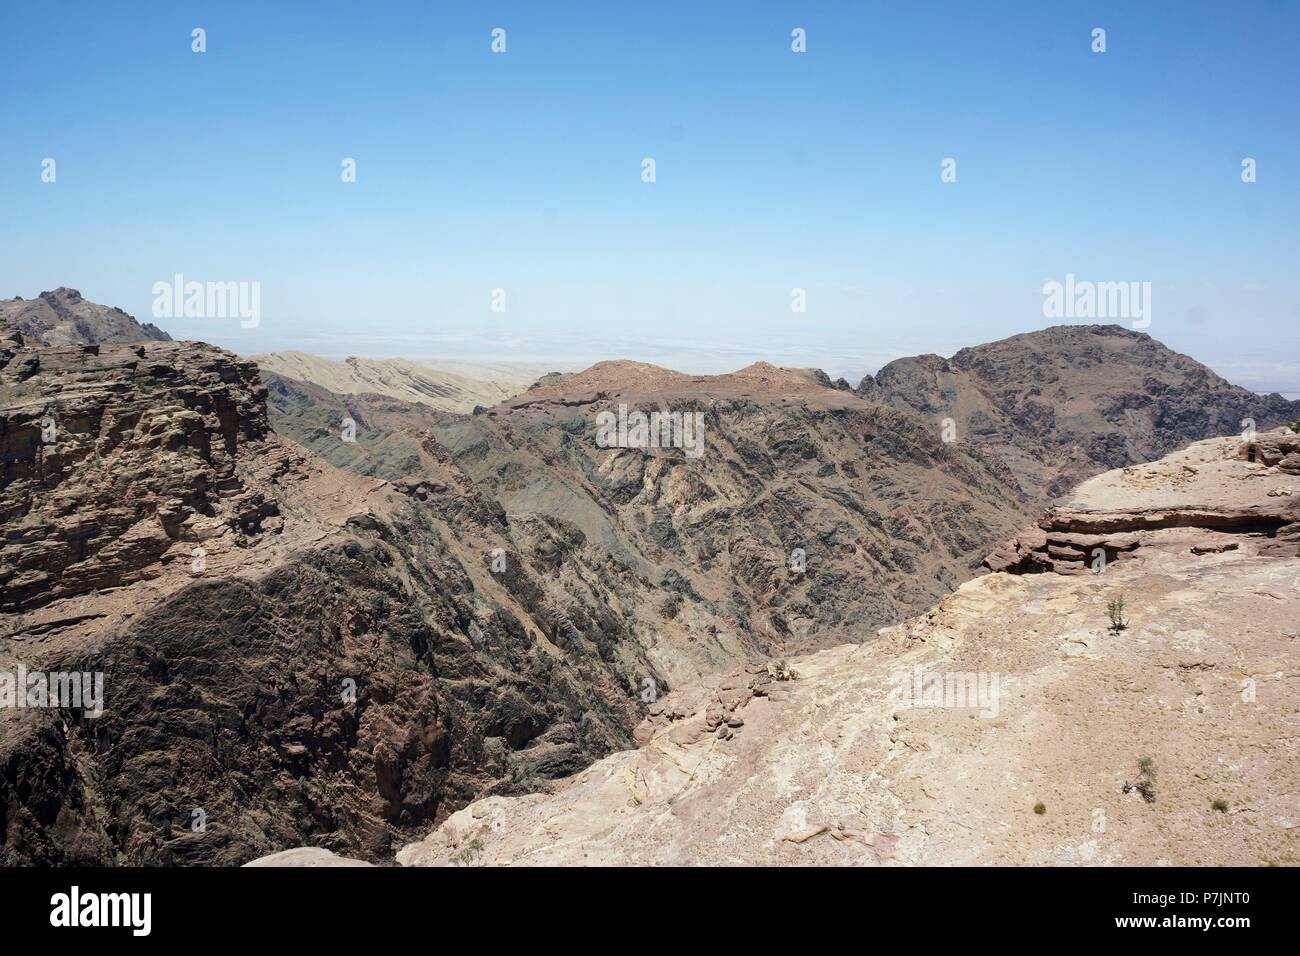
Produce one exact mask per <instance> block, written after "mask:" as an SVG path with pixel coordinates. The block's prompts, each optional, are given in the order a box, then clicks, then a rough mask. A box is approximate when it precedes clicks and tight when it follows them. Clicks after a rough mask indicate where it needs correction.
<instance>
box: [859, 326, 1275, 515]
mask: <svg viewBox="0 0 1300 956" xmlns="http://www.w3.org/2000/svg"><path fill="white" fill-rule="evenodd" d="M858 393H859V394H861V395H862V396H863V397H865V398H869V399H873V400H876V401H883V402H887V403H889V404H891V405H893V406H895V407H898V408H903V409H906V410H908V411H910V412H913V413H916V414H918V415H920V416H922V417H923V418H924V419H926V420H927V421H930V422H938V421H941V420H943V419H945V418H951V419H952V420H953V422H954V424H955V427H956V431H957V437H958V441H959V442H962V443H969V444H971V445H974V446H977V447H978V448H979V449H981V451H982V453H984V454H986V455H987V456H989V457H990V458H992V459H995V460H997V461H998V462H1000V463H1002V464H1003V465H1005V467H1006V469H1007V470H1008V472H1009V473H1010V474H1013V475H1014V476H1015V479H1016V481H1017V484H1018V486H1019V488H1020V489H1021V491H1022V492H1023V493H1024V494H1026V495H1029V496H1031V497H1034V498H1035V499H1044V498H1052V497H1057V496H1059V495H1062V494H1065V493H1066V492H1068V491H1069V489H1070V488H1072V487H1074V486H1075V485H1076V484H1078V483H1079V482H1080V481H1082V480H1083V479H1085V478H1087V477H1090V476H1091V475H1094V474H1097V473H1098V472H1100V471H1104V470H1107V469H1110V468H1122V467H1124V466H1125V465H1132V464H1136V463H1138V462H1145V461H1153V460H1155V459H1157V458H1160V457H1161V456H1163V455H1167V454H1169V453H1170V452H1172V451H1175V450H1177V449H1179V448H1182V447H1184V446H1185V445H1187V444H1189V443H1191V442H1194V441H1200V440H1201V439H1204V438H1211V437H1215V436H1218V435H1230V434H1233V433H1237V432H1241V431H1243V430H1244V429H1245V428H1246V427H1247V426H1246V425H1244V424H1243V421H1245V420H1247V419H1249V420H1250V421H1251V422H1253V423H1254V427H1255V428H1257V429H1259V430H1261V431H1262V430H1264V429H1268V428H1274V427H1276V426H1278V425H1283V424H1286V423H1288V422H1291V421H1294V420H1295V419H1296V418H1297V417H1300V402H1293V401H1287V400H1286V399H1284V398H1282V397H1281V396H1279V395H1267V396H1263V395H1256V394H1254V393H1253V392H1250V391H1247V390H1246V389H1244V388H1239V387H1238V386H1236V385H1232V384H1230V383H1228V382H1226V381H1224V380H1223V379H1222V378H1220V377H1219V376H1218V375H1215V374H1214V372H1212V371H1210V370H1209V369H1208V368H1206V367H1205V366H1204V365H1202V364H1201V363H1199V362H1197V361H1195V360H1194V359H1191V358H1188V357H1187V356H1186V355H1180V354H1178V353H1177V352H1173V351H1171V350H1170V349H1167V348H1165V347H1164V346H1163V345H1161V344H1160V343H1159V342H1157V341H1156V340H1155V339H1153V338H1151V337H1150V336H1149V335H1146V334H1145V333H1142V332H1134V331H1131V330H1128V329H1123V328H1120V327H1119V326H1115V325H1091V326H1087V325H1084V326H1058V327H1055V328H1050V329H1044V330H1042V331H1039V332H1029V333H1026V334H1024V335H1016V336H1012V337H1011V338H1008V339H1003V340H1002V341H999V342H992V343H989V344H987V345H978V346H975V347H973V348H967V349H962V350H961V351H960V352H958V353H957V354H956V355H954V356H953V357H952V358H950V359H944V358H941V357H939V356H937V355H922V356H918V357H916V358H905V359H899V360H898V361H896V362H891V363H890V364H888V365H886V366H885V367H884V368H882V369H881V370H880V371H879V373H877V374H876V376H875V377H874V378H873V377H871V376H868V377H867V378H865V379H863V381H862V383H861V385H860V386H859V387H858Z"/></svg>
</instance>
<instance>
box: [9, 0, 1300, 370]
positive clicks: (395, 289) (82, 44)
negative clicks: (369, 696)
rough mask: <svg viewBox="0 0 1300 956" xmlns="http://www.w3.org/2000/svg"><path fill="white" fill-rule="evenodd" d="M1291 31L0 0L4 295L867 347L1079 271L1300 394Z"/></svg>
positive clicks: (435, 345) (364, 347)
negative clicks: (50, 168) (219, 286)
mask: <svg viewBox="0 0 1300 956" xmlns="http://www.w3.org/2000/svg"><path fill="white" fill-rule="evenodd" d="M195 28H202V29H203V30H204V31H205V38H206V51H205V52H202V53H196V52H194V51H193V49H192V47H193V44H194V40H193V34H192V31H193V30H194V29H195ZM1095 28H1102V29H1104V30H1105V42H1106V49H1105V52H1094V51H1093V49H1092V48H1093V46H1094V39H1093V31H1094V29H1095ZM496 29H501V30H504V31H505V33H504V39H505V51H504V52H499V53H498V52H494V51H493V49H492V44H493V36H492V34H493V31H494V30H496ZM795 29H800V30H803V31H804V36H805V38H806V41H805V45H806V52H795V51H794V50H793V49H792V44H793V43H794V40H792V31H794V30H795ZM1298 41H1300V3H1298V2H1296V0H1237V2H1232V3H1227V2H1220V3H1201V2H1169V3H1162V2H1143V3H1131V2H1117V3H1098V2H1091V3H1071V2H1052V3H1042V2H1024V3H1020V2H1000V0H987V2H981V3H970V2H960V3H959V2H950V3H940V2H921V0H918V2H911V3H852V2H847V0H841V2H825V3H812V2H805V3H795V2H787V3H773V2H747V3H739V2H722V0H712V2H710V0H695V2H691V3H676V2H667V0H657V2H654V3H648V4H634V3H600V4H598V3H594V2H591V3H577V2H564V0H554V2H547V3H535V2H534V3H492V2H473V3H471V2H461V3H457V2H419V3H415V2H391V3H386V2H382V0H377V2H372V3H359V2H357V3H340V2H313V3H309V4H308V3H291V2H276V3H264V2H259V3H239V2H222V3H188V2H169V3H160V2H155V3H132V2H115V3H103V2H71V0H69V2H46V3H17V2H10V0H2V2H0V82H2V83H3V93H2V95H0V131H2V132H0V297H10V296H15V295H19V296H23V297H25V298H31V297H34V296H36V295H38V294H39V293H40V292H41V291H44V290H46V289H53V288H55V287H58V286H68V287H72V288H77V289H79V290H80V291H81V292H82V294H83V295H84V296H85V297H86V298H88V299H91V300H92V301H96V302H102V303H104V304H107V305H115V306H120V307H121V308H123V309H125V310H126V311H127V312H129V313H131V314H132V315H135V316H136V317H137V318H139V319H140V320H141V321H155V322H156V323H157V324H158V325H159V326H160V327H162V328H164V329H165V330H167V331H169V332H171V333H172V334H173V336H175V337H178V338H197V339H202V340H205V341H209V342H213V343H215V344H217V345H221V346H224V347H227V348H230V349H233V350H234V351H237V352H239V353H241V354H244V355H251V354H256V353H259V352H266V351H272V350H277V349H285V348H297V349H302V350H304V351H309V352H314V353H317V354H321V355H326V356H330V357H342V356H345V355H365V356H372V357H386V356H401V357H407V358H479V359H493V360H520V361H554V362H556V363H557V364H558V363H561V362H569V363H572V364H576V365H585V364H588V363H590V362H593V361H597V360H600V359H608V358H631V359H639V360H643V361H653V362H656V363H657V364H663V365H669V366H671V367H675V368H679V369H682V370H684V371H690V372H713V371H724V370H729V369H734V368H738V367H740V366H743V365H745V364H748V363H749V362H750V361H753V360H755V359H758V358H763V359H767V360H769V361H772V362H775V363H777V364H783V365H815V366H818V367H821V368H824V369H826V370H827V371H828V372H830V373H831V374H832V375H839V374H846V375H848V376H850V377H851V380H853V381H856V378H853V376H855V375H860V374H862V373H863V372H866V371H870V370H874V369H875V368H877V367H879V366H880V365H881V364H884V363H885V362H887V361H889V360H890V359H892V358H895V357H898V356H901V355H910V354H918V353H924V352H936V353H939V354H942V355H951V354H952V353H953V352H954V351H956V350H957V349H959V348H962V347H964V346H968V345H974V344H978V343H980V342H986V341H991V340H994V339H998V338H1002V337H1004V336H1007V335H1012V334H1015V333H1018V332H1024V331H1029V330H1032V329H1037V328H1042V327H1045V326H1048V325H1053V324H1059V323H1060V322H1062V321H1090V320H1088V319H1084V318H1075V319H1070V318H1065V319H1055V318H1050V317H1048V316H1047V315H1045V313H1044V299H1045V296H1044V293H1043V286H1044V283H1045V282H1049V281H1058V282H1062V283H1063V282H1065V281H1066V276H1067V275H1073V276H1075V277H1076V280H1080V281H1091V282H1138V283H1142V282H1149V283H1151V285H1150V287H1149V288H1150V300H1149V301H1150V309H1149V320H1150V324H1149V326H1146V327H1144V328H1143V331H1146V332H1148V333H1149V334H1151V335H1152V336H1154V337H1155V338H1157V339H1159V340H1160V341H1162V342H1164V343H1165V344H1167V345H1169V346H1170V347H1172V348H1175V349H1177V350H1178V351H1181V352H1185V353H1187V354H1190V355H1192V356H1193V357H1195V358H1197V359H1199V360H1200V361H1203V362H1205V363H1206V364H1208V365H1210V366H1211V367H1212V368H1214V369H1215V370H1216V371H1218V372H1220V373H1221V374H1223V375H1225V376H1226V377H1228V378H1229V379H1231V380H1232V381H1235V382H1238V383H1240V384H1243V385H1246V386H1248V387H1251V388H1255V389H1257V390H1268V391H1272V390H1277V391H1281V392H1283V393H1286V394H1291V395H1300V268H1297V266H1298V265H1300V228H1298V227H1297V223H1300V69H1298V68H1297V63H1298V62H1300V59H1298V57H1297V52H1296V50H1297V42H1298ZM47 159H53V160H54V161H55V165H54V181H52V182H49V181H44V180H45V178H47V167H46V165H45V161H46V160H47ZM346 159H352V160H354V161H355V164H356V165H355V170H356V177H355V180H356V181H355V182H344V181H343V180H344V175H343V164H344V160H346ZM645 159H653V160H654V181H653V182H646V181H644V172H643V169H644V167H643V161H644V160H645ZM947 159H952V160H955V167H953V168H954V169H955V181H944V176H943V175H942V174H943V171H944V166H943V164H944V161H945V160H947ZM1246 159H1251V160H1253V161H1254V167H1255V181H1254V182H1243V179H1242V176H1243V166H1242V163H1243V160H1246ZM949 178H951V177H949ZM177 274H180V275H182V276H184V280H185V281H197V282H243V283H249V284H250V285H249V286H248V287H247V288H252V286H251V284H252V283H257V289H258V291H259V296H260V300H259V303H260V310H259V314H258V318H257V322H256V325H255V326H254V327H247V328H246V327H244V326H245V325H246V324H249V323H241V322H240V321H239V320H238V319H237V318H232V317H223V316H213V315H208V316H205V317H191V318H185V317H166V316H164V317H160V318H155V317H154V311H153V310H154V307H155V304H156V303H155V299H156V296H155V284H157V283H159V282H164V283H171V282H172V281H173V277H174V276H175V275H177ZM796 289H798V290H803V291H802V298H803V303H804V304H805V307H806V309H805V311H796V310H795V308H793V306H794V305H795V304H796V296H797V293H795V292H794V290H796ZM494 290H502V292H496V291H494ZM502 306H504V311H500V309H501V308H502ZM1098 320H1100V321H1111V320H1112V319H1109V318H1106V317H1102V318H1101V319H1098ZM1119 321H1120V324H1131V322H1130V319H1129V318H1127V317H1121V318H1120V319H1119Z"/></svg>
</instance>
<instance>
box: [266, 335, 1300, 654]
mask: <svg viewBox="0 0 1300 956" xmlns="http://www.w3.org/2000/svg"><path fill="white" fill-rule="evenodd" d="M268 381H271V380H269V379H268ZM620 404H625V405H627V406H628V408H629V409H631V410H636V409H642V410H645V411H650V410H655V409H658V410H665V411H666V410H670V409H675V410H678V411H688V412H690V411H702V412H703V413H704V414H705V416H706V417H705V425H706V428H705V430H706V435H707V439H706V444H707V452H706V454H704V455H703V456H701V457H700V458H699V459H697V460H689V459H687V458H686V457H685V456H684V455H683V454H682V453H681V452H680V451H678V450H673V449H649V450H646V449H617V448H615V449H607V448H600V447H598V446H597V444H596V442H595V431H596V425H595V422H596V417H597V416H598V415H600V414H601V413H602V412H609V411H616V409H617V407H618V405H620ZM271 407H272V417H273V421H274V422H275V424H276V427H277V428H278V429H280V430H281V431H282V432H283V433H285V434H287V435H290V436H292V437H293V438H294V439H295V440H298V441H301V442H302V443H303V444H305V445H307V446H308V447H310V448H311V449H312V450H314V451H316V452H317V453H319V454H322V455H326V456H328V457H329V458H330V460H332V461H335V462H336V463H339V464H341V465H344V466H347V463H346V462H345V461H344V460H343V459H344V457H345V455H344V453H343V452H342V451H341V450H340V449H339V446H338V442H337V441H335V440H334V434H333V431H334V429H336V428H337V423H338V421H339V420H340V419H341V416H342V415H344V414H347V415H350V416H351V417H352V418H354V419H355V420H356V421H357V422H358V427H359V431H358V435H359V436H362V437H359V438H358V444H360V445H363V446H364V447H365V448H366V451H367V455H366V456H365V457H364V458H361V459H354V460H357V461H359V463H360V467H361V469H362V470H365V471H368V472H369V473H374V474H379V475H392V474H400V473H409V472H410V470H411V469H416V468H418V467H419V462H418V454H417V453H416V452H415V450H414V449H413V448H412V442H411V441H410V440H409V438H408V437H404V436H409V435H410V434H414V433H417V432H419V431H421V430H429V431H431V432H432V433H433V434H434V435H436V437H437V439H438V441H439V443H440V444H441V445H443V446H445V447H446V448H447V449H448V450H449V452H450V453H451V454H452V456H453V457H454V459H455V460H456V462H457V464H458V465H460V467H462V468H463V469H464V470H465V472H466V473H467V474H469V475H470V476H471V477H472V478H473V480H474V481H475V483H476V484H477V485H478V486H479V487H481V488H482V489H483V490H484V492H485V493H487V494H489V495H491V496H492V497H494V498H496V499H497V500H499V501H501V502H502V504H503V505H504V506H505V507H506V508H507V510H508V511H510V512H511V513H515V514H543V515H548V516H552V517H557V518H561V519H563V520H565V521H570V522H572V523H573V524H574V525H576V526H577V527H578V528H580V529H581V530H582V532H583V533H584V534H585V535H586V536H587V537H588V538H589V539H590V540H592V541H594V542H596V543H597V544H599V546H600V547H602V548H604V549H605V550H607V551H609V552H610V553H612V554H614V555H616V556H617V557H618V558H619V559H620V560H622V561H625V562H627V563H628V564H629V565H630V566H632V567H634V568H636V569H637V571H638V573H640V574H643V575H645V576H646V577H647V578H648V579H649V580H651V581H654V582H656V583H661V584H662V585H663V586H664V587H665V588H668V589H671V590H674V591H677V592H678V593H680V594H682V595H684V596H685V595H693V596H698V597H700V598H701V599H703V601H704V602H705V603H706V605H707V606H708V607H709V608H710V609H711V611H712V612H713V613H714V614H715V615H718V616H721V617H723V618H724V619H725V621H726V623H725V624H724V631H726V632H733V633H734V632H742V633H745V634H748V635H750V642H751V643H752V644H753V648H752V653H750V656H751V658H753V657H757V656H761V655H764V654H768V653H773V652H775V653H793V652H796V651H798V650H801V649H808V648H810V647H814V646H829V645H832V644H834V643H838V642H841V641H846V640H860V639H861V636H862V635H863V634H867V633H870V632H871V631H872V630H873V629H874V628H875V627H878V626H880V625H882V624H885V623H889V622H892V621H896V620H898V619H899V618H900V617H902V616H905V615H906V614H909V613H915V612H916V611H918V610H920V609H922V608H925V607H927V606H929V605H930V604H932V603H933V602H934V601H935V600H937V599H938V598H939V597H941V596H942V595H943V594H945V593H947V592H948V591H949V590H951V588H952V587H954V586H956V585H957V584H958V583H960V582H961V581H963V580H966V579H967V578H968V577H969V576H970V575H971V574H972V573H974V572H975V570H976V568H977V567H978V564H979V561H980V559H981V558H982V557H983V556H984V554H985V553H986V552H987V550H988V548H989V547H990V545H991V543H992V542H993V541H995V540H998V539H999V537H1000V536H1001V535H1002V534H1004V533H1009V532H1010V531H1012V530H1013V529H1016V528H1018V527H1022V526H1023V525H1024V523H1025V522H1026V521H1028V520H1030V519H1031V518H1032V517H1033V516H1034V515H1035V514H1036V513H1037V512H1038V511H1039V509H1040V508H1041V507H1042V505H1043V504H1044V503H1046V502H1047V501H1048V500H1049V498H1050V497H1051V496H1053V495H1056V494H1059V493H1060V492H1061V491H1062V490H1063V488H1064V487H1066V486H1068V485H1069V484H1073V483H1074V482H1075V481H1077V480H1080V479H1082V478H1083V477H1086V476H1088V475H1091V474H1095V473H1097V472H1099V471H1103V470H1105V469H1106V468H1108V467H1111V466H1113V465H1116V464H1120V465H1123V464H1131V463H1134V462H1138V461H1144V460H1147V459H1148V458H1149V457H1158V456H1159V455H1161V454H1163V453H1165V452H1167V451H1169V450H1170V449H1171V448H1173V447H1176V446H1177V445H1179V444H1185V443H1186V442H1187V441H1190V440H1194V439H1199V438H1204V437H1206V436H1208V435H1211V434H1216V433H1218V432H1219V431H1220V430H1221V428H1220V425H1221V423H1222V422H1223V421H1229V422H1230V426H1231V427H1233V428H1236V427H1238V426H1239V425H1240V422H1241V419H1243V418H1247V417H1249V418H1253V419H1254V420H1255V421H1256V423H1257V426H1258V427H1259V428H1266V427H1271V426H1274V425H1276V424H1279V423H1280V422H1282V421H1289V420H1291V418H1294V417H1296V416H1297V415H1298V414H1300V403H1288V402H1285V401H1284V400H1281V399H1279V398H1277V397H1276V396H1269V397H1261V396H1255V395H1252V394H1251V393H1249V392H1246V391H1245V390H1243V389H1239V388H1236V387H1235V386H1231V385H1229V384H1228V383H1226V382H1223V381H1222V380H1221V379H1219V378H1218V377H1217V376H1215V375H1214V374H1213V373H1212V372H1210V371H1209V370H1208V369H1206V368H1205V367H1204V366H1201V365H1199V364H1198V363H1196V362H1194V361H1192V360H1191V359H1188V358H1186V357H1185V356H1179V355H1177V354H1176V353H1173V352H1170V351H1169V350H1167V349H1165V348H1164V347H1163V346H1160V345H1159V344H1158V343H1155V342H1154V341H1153V340H1151V339H1150V338H1149V337H1147V336H1145V335H1141V334H1138V333H1132V332H1128V331H1125V330H1122V329H1119V328H1117V327H1113V326H1110V327H1061V328H1055V329H1048V330H1045V331H1043V332H1038V333H1032V334H1029V335H1025V336H1018V337H1016V338H1013V339H1009V340H1006V341H1005V342H1000V343H993V344H991V345H988V346H980V347H978V348H976V349H969V350H965V351H963V352H961V353H958V355H957V356H954V357H953V359H951V360H944V359H940V358H938V357H937V356H928V357H921V358H918V359H905V360H900V361H899V362H896V363H892V364H891V365H890V366H887V367H886V368H885V369H883V370H882V371H881V373H880V374H879V376H877V377H876V378H875V379H868V380H865V381H864V382H863V384H862V386H861V387H860V388H859V389H858V390H857V392H856V393H855V392H854V391H853V390H851V389H849V388H848V386H847V385H846V384H845V383H839V384H838V385H836V384H833V383H831V382H830V381H829V379H827V378H826V376H824V375H821V374H820V373H817V372H816V371H815V370H789V369H776V368H774V367H772V366H768V365H763V364H762V363H760V364H759V365H756V366H753V367H751V368H749V369H745V370H742V371H740V372H737V373H734V374H732V375H721V376H688V375H683V374H680V373H676V372H671V371H669V370H666V369H659V368H656V367H654V366H649V365H643V364H640V363H631V362H606V363H600V364H598V365H596V366H594V367H592V368H591V369H588V370H586V371H583V372H580V373H575V374H556V375H549V376H545V377H543V378H542V379H541V380H540V381H539V382H538V383H537V384H536V385H535V386H534V387H533V388H532V389H530V390H529V391H527V392H524V393H522V394H520V395H518V396H515V397H514V398H511V399H509V400H507V401H504V402H502V403H500V404H498V405H496V406H494V407H492V408H490V409H486V410H484V411H483V413H482V414H476V415H473V416H469V417H460V416H451V415H437V414H429V413H428V412H426V411H423V410H419V409H414V408H412V407H411V406H410V405H409V404H407V403H401V402H398V401H396V400H393V401H387V402H385V401H381V400H379V399H378V398H377V397H372V396H356V397H345V396H331V395H329V394H328V393H327V392H325V391H323V390H320V389H314V390H313V389H312V388H311V387H309V386H302V385H300V384H299V383H294V382H291V381H288V380H283V379H280V380H274V381H272V395H271ZM1204 409H1210V410H1211V412H1209V413H1207V412H1205V411H1204ZM949 419H951V421H949ZM362 422H364V423H365V425H366V427H364V428H362V427H361V423H362ZM363 432H364V433H365V434H364V435H362V433H363ZM945 438H951V439H952V440H951V441H945ZM797 550H802V552H803V556H804V561H805V562H806V565H805V566H806V570H805V571H804V572H798V573H795V572H792V570H791V565H792V563H793V562H792V556H793V555H795V554H796V551H797ZM862 584H865V586H861V585H862ZM674 603H675V602H674ZM666 610H668V611H671V610H672V608H671V607H667V608H666ZM668 617H669V618H671V619H672V620H673V623H668V624H667V625H666V626H668V627H673V626H674V623H675V618H674V617H673V615H671V614H670V615H668ZM684 630H685V634H686V636H687V639H688V640H690V641H692V642H694V641H695V640H696V638H695V637H693V636H692V635H694V634H696V633H698V629H697V628H691V627H689V626H688V627H687V628H685V629H684ZM734 650H735V649H734V647H733V651H732V653H733V655H734ZM741 650H742V651H743V650H744V648H741ZM680 676H681V675H679V677H680Z"/></svg>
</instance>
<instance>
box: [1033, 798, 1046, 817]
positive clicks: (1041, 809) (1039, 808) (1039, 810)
mask: <svg viewBox="0 0 1300 956" xmlns="http://www.w3.org/2000/svg"><path fill="white" fill-rule="evenodd" d="M1034 812H1035V813H1036V814H1038V815H1039V816H1040V817H1041V816H1042V815H1043V814H1044V813H1046V812H1047V804H1045V803H1043V802H1041V801H1040V802H1038V803H1035V804H1034Z"/></svg>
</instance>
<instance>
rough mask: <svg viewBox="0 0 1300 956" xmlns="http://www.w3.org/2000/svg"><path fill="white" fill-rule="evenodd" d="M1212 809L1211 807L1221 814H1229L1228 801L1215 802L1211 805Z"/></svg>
mask: <svg viewBox="0 0 1300 956" xmlns="http://www.w3.org/2000/svg"><path fill="white" fill-rule="evenodd" d="M1210 807H1211V808H1212V809H1214V810H1218V811H1219V812H1220V813H1227V812H1228V801H1227V800H1215V801H1214V802H1213V803H1211V804H1210Z"/></svg>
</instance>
